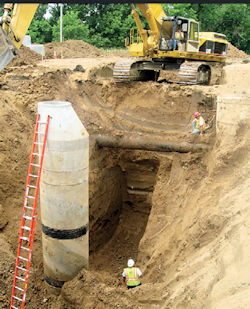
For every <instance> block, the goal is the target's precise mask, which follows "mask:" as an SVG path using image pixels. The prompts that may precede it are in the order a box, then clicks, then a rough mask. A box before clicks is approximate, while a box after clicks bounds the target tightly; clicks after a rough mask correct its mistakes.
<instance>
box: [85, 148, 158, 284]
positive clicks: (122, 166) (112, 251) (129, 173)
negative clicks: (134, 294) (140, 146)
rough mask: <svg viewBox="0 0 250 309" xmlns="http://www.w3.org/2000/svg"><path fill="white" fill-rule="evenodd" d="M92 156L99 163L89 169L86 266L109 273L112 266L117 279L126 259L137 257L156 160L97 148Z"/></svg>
mask: <svg viewBox="0 0 250 309" xmlns="http://www.w3.org/2000/svg"><path fill="white" fill-rule="evenodd" d="M95 156H96V157H98V159H99V160H100V159H101V158H102V160H101V162H102V164H103V166H102V168H98V171H97V170H95V169H92V171H91V172H90V174H91V175H92V177H91V175H90V177H91V178H92V181H91V182H90V192H91V194H90V201H89V203H90V269H93V270H97V271H100V272H103V271H104V272H105V271H107V272H109V271H110V265H112V273H114V274H116V276H115V277H117V279H118V278H119V276H120V272H121V269H122V268H123V267H125V266H126V263H127V259H128V258H133V259H135V260H136V259H137V255H138V246H139V243H140V240H141V238H142V236H143V235H144V232H145V228H146V226H147V222H148V217H149V214H150V211H151V204H152V203H151V202H152V194H153V190H154V186H155V183H156V175H157V171H158V167H159V161H158V160H157V159H155V158H153V157H152V156H150V155H149V156H146V157H145V155H143V152H140V153H135V152H134V151H122V150H116V151H114V150H109V149H104V150H103V149H102V150H98V149H97V150H96V153H95ZM107 161H109V162H111V163H110V166H109V165H108V163H107ZM93 174H94V176H93Z"/></svg>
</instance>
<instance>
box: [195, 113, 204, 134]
mask: <svg viewBox="0 0 250 309" xmlns="http://www.w3.org/2000/svg"><path fill="white" fill-rule="evenodd" d="M202 119H203V118H202ZM200 120H201V116H200V118H199V119H197V121H196V129H197V130H200ZM203 122H204V124H205V126H204V127H203V131H204V130H205V129H206V123H205V121H204V119H203Z"/></svg>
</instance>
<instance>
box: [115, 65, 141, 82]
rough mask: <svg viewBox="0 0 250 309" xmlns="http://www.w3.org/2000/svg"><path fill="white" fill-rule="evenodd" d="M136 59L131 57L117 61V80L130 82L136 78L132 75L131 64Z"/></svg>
mask: <svg viewBox="0 0 250 309" xmlns="http://www.w3.org/2000/svg"><path fill="white" fill-rule="evenodd" d="M134 62H135V61H134V60H131V59H126V60H120V61H117V62H116V63H115V65H114V70H113V77H114V79H115V81H116V82H130V81H134V80H138V79H136V76H135V77H133V76H131V66H132V65H133V63H134Z"/></svg>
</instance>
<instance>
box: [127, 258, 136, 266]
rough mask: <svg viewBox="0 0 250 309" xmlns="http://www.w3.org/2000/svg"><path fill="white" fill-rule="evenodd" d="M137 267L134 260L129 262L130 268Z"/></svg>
mask: <svg viewBox="0 0 250 309" xmlns="http://www.w3.org/2000/svg"><path fill="white" fill-rule="evenodd" d="M134 265H135V261H134V260H132V259H129V260H128V267H133V266H134Z"/></svg>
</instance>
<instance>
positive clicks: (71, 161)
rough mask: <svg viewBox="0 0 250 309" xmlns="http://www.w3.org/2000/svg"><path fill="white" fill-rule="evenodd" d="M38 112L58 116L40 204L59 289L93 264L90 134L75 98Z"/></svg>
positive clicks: (47, 273)
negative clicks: (89, 264)
mask: <svg viewBox="0 0 250 309" xmlns="http://www.w3.org/2000/svg"><path fill="white" fill-rule="evenodd" d="M38 113H39V114H40V115H41V121H46V119H47V116H48V115H50V116H51V117H52V118H51V120H50V124H49V130H48V137H47V144H46V150H45V156H44V162H43V170H42V177H41V182H40V202H41V219H42V241H43V262H44V278H45V281H46V282H47V283H48V285H49V286H50V287H52V291H55V293H57V292H58V291H60V288H61V287H62V285H63V283H64V282H65V281H68V280H71V279H72V278H73V277H74V276H75V275H76V274H77V273H78V272H79V270H80V269H81V268H83V267H85V268H88V259H89V240H88V239H89V235H88V225H89V211H88V166H89V136H88V133H87V131H86V129H85V128H84V126H83V125H82V123H81V121H80V120H79V118H78V117H77V115H76V113H75V111H74V110H73V108H72V106H71V103H69V102H58V101H50V102H40V103H38ZM40 126H44V125H43V124H42V125H40ZM41 129H42V127H41ZM39 131H41V130H39Z"/></svg>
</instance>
